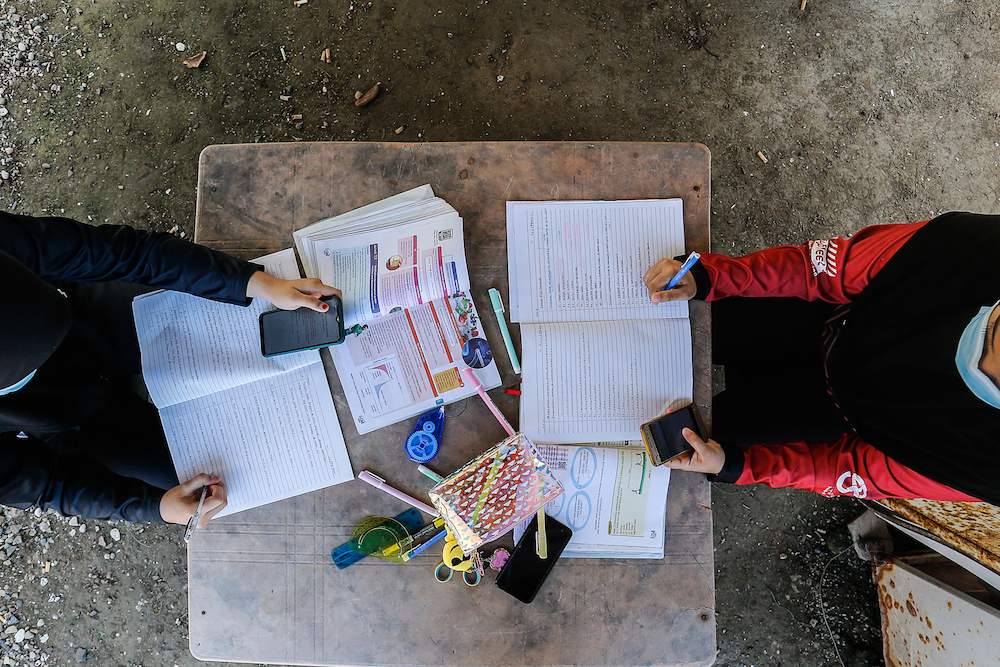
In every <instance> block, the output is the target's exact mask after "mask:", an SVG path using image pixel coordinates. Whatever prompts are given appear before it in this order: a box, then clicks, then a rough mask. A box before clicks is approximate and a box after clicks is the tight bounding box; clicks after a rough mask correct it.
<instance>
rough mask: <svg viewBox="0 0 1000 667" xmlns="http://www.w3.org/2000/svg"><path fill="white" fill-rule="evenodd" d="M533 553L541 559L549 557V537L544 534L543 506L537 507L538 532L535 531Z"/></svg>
mask: <svg viewBox="0 0 1000 667" xmlns="http://www.w3.org/2000/svg"><path fill="white" fill-rule="evenodd" d="M535 553H536V554H538V557H539V558H541V559H542V560H545V559H546V558H548V557H549V539H548V537H546V535H545V506H544V505H543V506H541V507H539V508H538V532H537V533H535Z"/></svg>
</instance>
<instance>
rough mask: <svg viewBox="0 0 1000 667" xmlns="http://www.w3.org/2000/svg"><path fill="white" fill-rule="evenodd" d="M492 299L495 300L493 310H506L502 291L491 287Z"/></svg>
mask: <svg viewBox="0 0 1000 667" xmlns="http://www.w3.org/2000/svg"><path fill="white" fill-rule="evenodd" d="M490 301H492V302H493V310H496V311H500V312H501V313H502V312H504V310H503V301H501V300H500V291H499V290H497V289H496V288H495V287H491V288H490Z"/></svg>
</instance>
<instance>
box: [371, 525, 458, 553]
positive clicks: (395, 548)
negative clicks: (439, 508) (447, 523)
mask: <svg viewBox="0 0 1000 667" xmlns="http://www.w3.org/2000/svg"><path fill="white" fill-rule="evenodd" d="M443 525H444V519H442V518H441V517H438V518H436V519H434V523H432V524H431V525H429V526H424V527H423V528H421V529H420V530H418V531H417V532H416V533H414V534H413V535H411V536H410V537H404V538H403V539H402V540H400V541H399V542H396V543H395V544H390V545H389V546H387V547H386V548H385V549H382V553H383V554H385V555H386V556H388V555H389V554H394V553H396V552H397V551H399V550H400V549H401V548H402V547H401V545H402V543H403V542H406V546H410V545H411V544H413V541H414V540H416V539H418V538H420V537H423V536H424V535H426V534H427V533H429V532H431V531H433V530H434V529H436V528H440V527H441V526H443Z"/></svg>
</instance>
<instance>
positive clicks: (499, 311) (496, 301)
mask: <svg viewBox="0 0 1000 667" xmlns="http://www.w3.org/2000/svg"><path fill="white" fill-rule="evenodd" d="M490 301H492V302H493V312H494V313H496V316H497V324H499V325H500V333H502V334H503V342H504V344H505V345H506V346H507V354H509V355H510V363H511V365H513V366H514V373H515V374H517V375H520V374H521V364H520V363H519V362H518V360H517V352H515V351H514V341H512V340H511V339H510V331H509V330H508V329H507V318H505V317H504V314H503V312H504V311H503V301H501V300H500V292H499V291H497V290H496V288H492V287H491V288H490Z"/></svg>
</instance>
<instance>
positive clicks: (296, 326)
mask: <svg viewBox="0 0 1000 667" xmlns="http://www.w3.org/2000/svg"><path fill="white" fill-rule="evenodd" d="M320 301H324V302H326V303H328V304H330V307H329V308H328V309H327V310H326V312H325V313H320V312H317V311H315V310H313V309H311V308H305V307H303V308H298V309H296V310H269V311H267V312H264V313H261V314H260V352H261V354H263V355H264V356H265V357H273V356H275V355H278V354H287V353H289V352H300V351H302V350H316V349H319V348H321V347H329V346H330V345H336V344H337V343H340V342H342V341H343V340H344V335H345V334H344V304H343V303H342V302H341V300H340V297H338V296H337V295H336V294H334V295H333V296H325V297H322V298H321V299H320Z"/></svg>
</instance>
